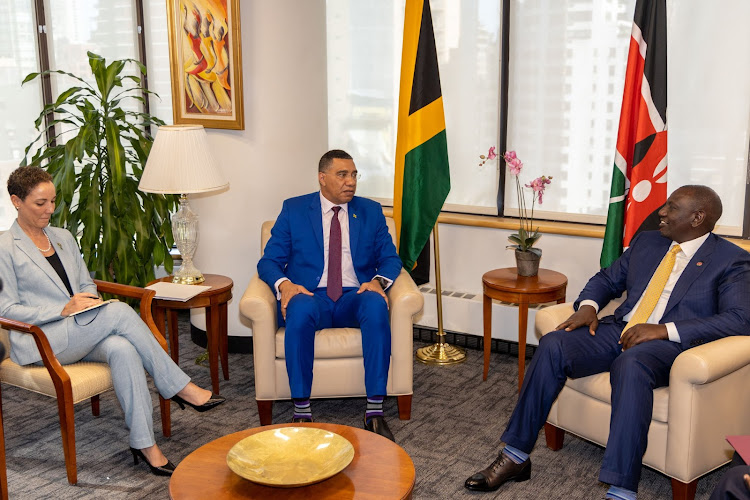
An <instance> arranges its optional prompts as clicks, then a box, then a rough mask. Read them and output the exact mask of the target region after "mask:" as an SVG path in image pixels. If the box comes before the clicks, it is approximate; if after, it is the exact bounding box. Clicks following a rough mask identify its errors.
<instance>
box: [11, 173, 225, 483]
mask: <svg viewBox="0 0 750 500" xmlns="http://www.w3.org/2000/svg"><path fill="white" fill-rule="evenodd" d="M8 193H9V194H10V199H11V202H12V203H13V206H14V207H15V208H16V210H17V211H18V218H17V219H16V221H15V222H14V223H13V226H11V228H10V230H9V231H6V232H5V233H4V234H2V235H0V277H2V280H3V284H4V285H5V286H4V290H3V293H2V294H0V316H4V317H6V318H9V319H13V320H16V321H23V322H25V323H31V324H34V325H36V326H40V327H42V329H43V330H44V332H45V333H46V335H47V338H48V339H49V343H50V346H51V347H52V350H53V351H54V353H55V355H56V356H57V359H58V360H59V361H60V363H62V364H64V365H65V364H70V363H75V362H78V361H97V362H103V363H107V364H109V366H110V368H111V370H112V383H113V385H114V389H115V394H116V395H117V399H118V400H119V401H120V405H121V406H122V408H123V410H124V413H125V423H126V424H127V426H128V428H129V429H130V451H131V452H132V454H133V460H134V462H135V463H138V458H140V459H141V460H143V461H144V462H146V464H147V465H148V466H149V468H150V470H151V472H152V473H154V474H156V475H162V476H168V475H171V474H172V471H173V470H174V467H175V466H174V465H173V464H172V462H170V461H169V460H167V458H166V457H165V456H164V454H163V453H162V452H161V450H160V449H159V447H158V446H157V445H156V441H155V440H154V430H153V417H152V405H151V395H150V393H149V391H148V386H147V383H146V375H145V373H144V369H145V370H146V371H147V372H148V373H149V374H150V375H151V377H152V378H153V380H154V384H155V385H156V388H157V390H158V391H159V393H160V394H161V395H162V396H163V397H164V398H165V399H172V400H174V401H175V402H176V403H177V404H179V405H180V406H181V407H182V408H183V409H184V405H186V404H187V405H189V406H191V407H193V408H195V409H196V410H198V411H206V410H209V409H211V408H214V407H216V406H217V405H219V404H221V403H222V402H223V401H224V398H223V397H221V396H217V395H213V394H212V393H211V392H210V391H207V390H205V389H201V388H200V387H198V386H196V385H195V384H193V383H192V382H190V379H189V377H188V376H187V375H185V373H184V372H183V371H182V370H180V368H179V367H178V366H177V365H176V364H175V363H174V362H173V361H172V359H171V358H170V357H169V356H168V355H167V353H166V352H164V350H163V349H162V348H161V346H160V345H159V343H158V342H157V341H156V339H155V338H154V336H153V334H152V333H151V330H149V328H148V327H147V326H146V324H145V323H144V322H143V321H142V320H141V318H140V317H139V316H138V314H136V312H135V311H134V310H133V309H131V308H130V307H129V306H127V305H126V304H124V303H121V302H113V303H110V304H107V305H105V306H103V307H99V308H96V309H93V310H91V311H87V312H83V313H80V314H77V315H74V316H71V314H74V313H76V312H78V311H81V310H83V309H86V308H88V307H91V306H93V305H96V304H98V303H99V302H101V299H100V298H99V297H98V295H97V294H96V285H95V284H94V282H93V281H92V280H91V276H90V274H89V271H88V269H86V266H85V264H84V262H83V259H82V258H81V251H80V250H79V248H78V245H76V242H75V239H74V238H73V236H72V235H71V234H70V232H68V231H67V230H65V229H59V228H55V227H50V226H49V219H50V216H51V215H52V213H53V212H54V210H55V186H54V184H52V177H51V176H50V175H49V173H47V172H46V171H45V170H42V169H41V168H38V167H20V168H18V169H16V170H15V171H14V172H13V173H12V174H11V175H10V177H9V178H8ZM10 344H11V354H10V355H11V359H13V361H15V362H16V363H18V364H19V365H28V364H31V363H40V362H41V355H40V354H39V350H38V349H37V347H36V344H35V343H34V340H33V339H32V338H31V336H30V335H24V334H21V333H19V332H13V331H11V332H10Z"/></svg>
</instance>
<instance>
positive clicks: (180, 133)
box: [138, 125, 229, 194]
mask: <svg viewBox="0 0 750 500" xmlns="http://www.w3.org/2000/svg"><path fill="white" fill-rule="evenodd" d="M228 185H229V182H227V180H226V179H225V178H224V175H223V174H222V173H221V171H220V170H219V167H218V165H217V163H216V160H215V159H214V157H213V154H211V148H210V147H209V145H208V135H207V134H206V131H205V130H204V128H203V126H202V125H166V126H162V127H159V130H157V132H156V138H155V139H154V144H153V146H151V152H150V153H149V155H148V159H147V160H146V167H145V168H144V171H143V176H142V177H141V182H140V183H139V184H138V189H140V190H141V191H145V192H147V193H162V194H188V193H202V192H205V191H214V190H216V189H221V188H223V187H226V186H228Z"/></svg>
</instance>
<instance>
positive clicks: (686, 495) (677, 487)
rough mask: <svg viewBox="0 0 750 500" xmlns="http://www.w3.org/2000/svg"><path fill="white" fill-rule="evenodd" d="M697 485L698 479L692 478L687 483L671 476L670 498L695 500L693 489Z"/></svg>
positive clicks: (674, 499)
mask: <svg viewBox="0 0 750 500" xmlns="http://www.w3.org/2000/svg"><path fill="white" fill-rule="evenodd" d="M697 486H698V480H697V479H694V480H693V481H690V482H689V483H683V482H682V481H678V480H677V479H675V478H672V500H695V490H696V488H697Z"/></svg>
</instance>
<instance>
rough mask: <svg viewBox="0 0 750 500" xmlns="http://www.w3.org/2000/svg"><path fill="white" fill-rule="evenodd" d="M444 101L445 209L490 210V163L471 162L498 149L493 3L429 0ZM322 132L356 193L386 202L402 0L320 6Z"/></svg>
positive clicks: (343, 0) (338, 0) (344, 0)
mask: <svg viewBox="0 0 750 500" xmlns="http://www.w3.org/2000/svg"><path fill="white" fill-rule="evenodd" d="M430 4H431V10H432V19H433V27H434V31H435V42H436V45H437V51H438V60H439V64H440V80H441V82H440V83H441V87H442V93H443V101H444V105H445V114H446V117H445V120H446V123H447V124H450V125H448V126H447V137H448V154H449V162H450V168H451V184H452V187H451V193H450V195H449V196H448V200H447V202H446V207H447V209H449V210H451V209H452V210H459V211H467V212H475V213H491V214H496V213H497V201H496V200H497V185H498V163H497V162H487V163H485V164H484V165H482V166H480V165H479V163H480V159H479V155H480V154H486V153H487V151H488V149H489V147H490V146H495V145H497V137H498V109H499V91H498V89H499V87H500V84H499V81H500V69H499V61H500V5H499V2H498V1H497V0H462V1H460V2H459V1H458V0H432V1H431V2H430ZM326 6H327V8H326V12H327V14H326V16H327V33H328V135H329V144H330V147H331V148H342V149H345V150H347V151H348V152H349V153H350V154H351V155H352V156H353V157H354V159H355V161H356V162H357V165H358V168H359V171H360V172H362V180H361V181H360V183H359V186H358V188H357V190H358V193H359V194H360V195H363V196H369V197H372V198H376V199H379V200H380V201H382V202H383V203H385V204H391V203H392V198H393V168H394V167H393V166H394V162H395V159H394V154H395V149H396V132H397V130H396V117H397V114H398V89H399V80H400V75H401V44H402V37H403V18H404V0H380V1H378V2H372V1H370V0H328V1H327V3H326Z"/></svg>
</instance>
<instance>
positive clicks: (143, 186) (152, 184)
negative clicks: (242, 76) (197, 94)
mask: <svg viewBox="0 0 750 500" xmlns="http://www.w3.org/2000/svg"><path fill="white" fill-rule="evenodd" d="M210 149H211V148H210V147H209V145H208V135H207V134H206V131H205V130H204V129H203V126H202V125H166V126H162V127H159V129H158V130H157V132H156V138H155V139H154V144H153V146H151V153H149V155H148V159H147V160H146V166H145V167H144V170H143V176H142V177H141V182H140V183H139V184H138V189H140V190H141V191H144V192H146V193H158V194H179V195H180V208H179V210H177V212H176V213H175V214H174V215H172V235H173V236H174V241H175V244H176V245H177V249H178V250H179V251H180V254H181V255H182V266H180V269H179V270H177V272H176V273H174V279H173V280H172V282H173V283H180V284H185V285H197V284H199V283H203V281H205V279H204V278H203V274H202V273H201V272H200V271H199V270H198V269H197V268H196V267H195V265H193V254H195V250H196V248H198V215H197V214H196V213H195V212H193V210H192V209H191V208H190V204H189V203H188V198H187V195H188V194H189V193H205V192H207V191H215V190H217V189H221V188H224V187H226V186H228V185H229V183H228V182H227V180H226V179H225V178H224V176H223V175H222V173H221V171H220V170H219V167H218V165H217V163H216V160H215V159H214V157H213V155H212V154H211V150H210Z"/></svg>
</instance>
